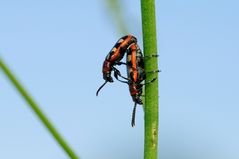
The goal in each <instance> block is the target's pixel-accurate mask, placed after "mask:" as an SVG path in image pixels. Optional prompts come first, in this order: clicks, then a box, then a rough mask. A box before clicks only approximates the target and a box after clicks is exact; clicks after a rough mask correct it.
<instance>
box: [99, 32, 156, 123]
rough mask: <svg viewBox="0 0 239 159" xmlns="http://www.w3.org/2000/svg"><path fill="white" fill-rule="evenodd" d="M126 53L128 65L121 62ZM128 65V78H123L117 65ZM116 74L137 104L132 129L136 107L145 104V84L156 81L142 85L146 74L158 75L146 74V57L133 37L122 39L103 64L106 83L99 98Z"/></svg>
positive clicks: (133, 119)
mask: <svg viewBox="0 0 239 159" xmlns="http://www.w3.org/2000/svg"><path fill="white" fill-rule="evenodd" d="M125 53H127V58H126V63H124V62H121V60H122V58H123V57H124V55H125ZM149 57H158V56H157V55H151V56H149ZM122 64H123V65H126V67H127V78H126V77H124V76H122V75H121V73H120V71H119V70H118V69H117V68H115V66H116V65H122ZM112 71H113V72H114V77H115V78H116V79H117V80H118V81H120V82H123V83H126V84H128V86H129V91H130V95H131V97H132V99H133V101H134V103H135V105H134V109H133V113H132V121H131V125H132V127H133V126H134V125H135V112H136V105H137V104H140V105H142V104H143V102H142V100H141V96H142V92H143V91H142V90H143V86H144V85H145V84H148V83H151V82H153V81H155V80H156V78H154V79H153V80H151V81H149V82H147V83H144V84H142V82H143V81H144V80H145V79H146V74H148V73H156V72H159V71H158V70H157V71H151V72H148V73H146V72H145V70H144V57H143V54H142V51H141V49H140V48H139V46H138V44H137V39H136V38H135V37H134V36H132V35H126V36H124V37H122V38H120V39H119V40H118V41H117V43H116V44H115V45H114V47H113V48H112V49H111V51H110V52H109V53H108V55H107V56H106V58H105V61H104V63H103V68H102V72H103V78H104V80H105V83H104V84H103V85H102V86H100V88H99V89H98V90H97V92H96V95H97V96H98V93H99V91H100V90H101V89H102V88H103V87H104V85H105V84H106V83H107V82H111V83H112V82H113V78H112V77H111V72H112ZM119 77H121V78H123V79H124V80H121V79H119Z"/></svg>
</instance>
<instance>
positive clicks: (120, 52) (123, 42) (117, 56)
mask: <svg viewBox="0 0 239 159" xmlns="http://www.w3.org/2000/svg"><path fill="white" fill-rule="evenodd" d="M133 43H137V39H136V37H134V36H133V35H126V36H123V37H122V38H120V39H119V40H118V41H117V43H116V44H115V45H114V47H113V48H112V49H111V50H110V52H109V53H108V54H107V56H106V58H105V60H104V63H103V67H102V73H103V79H104V80H105V82H104V83H103V84H102V85H101V86H100V87H99V89H98V90H97V92H96V96H98V94H99V91H100V90H101V89H102V88H103V87H104V86H105V84H106V83H107V82H111V83H112V82H113V78H112V77H111V72H112V71H114V74H115V76H116V75H120V71H119V70H118V69H116V68H115V66H116V65H121V64H125V63H123V62H121V60H122V58H123V57H124V55H125V52H126V50H127V49H128V47H129V46H130V45H131V44H133Z"/></svg>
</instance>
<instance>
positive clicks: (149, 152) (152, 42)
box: [141, 0, 158, 159]
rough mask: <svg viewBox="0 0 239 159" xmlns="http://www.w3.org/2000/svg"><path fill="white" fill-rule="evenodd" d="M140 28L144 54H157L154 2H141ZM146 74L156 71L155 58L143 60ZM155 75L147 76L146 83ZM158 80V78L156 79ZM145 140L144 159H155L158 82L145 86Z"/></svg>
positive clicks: (150, 0)
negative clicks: (141, 29)
mask: <svg viewBox="0 0 239 159" xmlns="http://www.w3.org/2000/svg"><path fill="white" fill-rule="evenodd" d="M141 14H142V28H143V44H144V54H145V56H149V55H152V54H157V39H156V36H157V35H156V18H155V2H154V0H141ZM145 70H146V72H148V71H152V70H158V63H157V58H147V59H146V60H145ZM153 77H158V75H157V74H156V73H155V74H149V75H147V79H146V82H147V81H150V80H152V78H153ZM157 79H158V78H157ZM144 113H145V114H144V118H145V139H144V159H157V155H158V154H157V150H158V80H156V81H155V82H153V83H151V84H148V85H146V86H145V105H144Z"/></svg>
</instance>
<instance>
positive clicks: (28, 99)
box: [0, 58, 78, 159]
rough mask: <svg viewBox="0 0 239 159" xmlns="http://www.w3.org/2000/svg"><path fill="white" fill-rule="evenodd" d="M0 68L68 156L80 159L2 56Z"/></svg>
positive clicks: (72, 158)
mask: <svg viewBox="0 0 239 159" xmlns="http://www.w3.org/2000/svg"><path fill="white" fill-rule="evenodd" d="M0 68H1V69H2V71H3V73H4V74H5V75H6V76H7V78H8V79H9V80H10V81H11V83H12V84H13V86H14V87H15V88H16V89H17V91H18V92H19V93H20V95H21V96H22V97H23V98H24V99H25V101H26V102H27V103H28V105H29V106H30V108H31V109H32V110H33V111H34V112H35V114H36V115H37V116H38V118H39V119H40V121H41V122H42V123H43V124H44V125H45V127H46V128H47V129H48V131H49V132H50V133H51V134H52V136H53V137H54V138H55V140H56V141H57V142H58V144H59V145H60V146H61V147H62V149H63V150H64V151H65V152H66V153H67V154H68V156H69V157H70V158H71V159H78V157H77V155H76V154H75V153H74V152H73V150H72V149H71V148H70V146H69V145H68V144H67V143H66V142H65V140H64V139H63V138H62V137H61V135H60V134H59V133H58V131H57V130H56V128H54V126H53V125H52V124H51V122H50V121H49V120H48V119H47V117H46V116H45V115H44V113H43V112H42V111H41V109H40V107H39V106H38V105H37V103H36V102H35V101H34V100H33V99H32V97H31V96H30V95H29V94H28V93H27V91H26V90H25V89H24V88H23V86H22V85H21V84H20V82H19V81H18V80H17V79H16V77H15V76H14V75H13V73H11V71H10V69H9V68H8V67H7V65H6V64H5V63H4V62H3V60H2V59H1V58H0Z"/></svg>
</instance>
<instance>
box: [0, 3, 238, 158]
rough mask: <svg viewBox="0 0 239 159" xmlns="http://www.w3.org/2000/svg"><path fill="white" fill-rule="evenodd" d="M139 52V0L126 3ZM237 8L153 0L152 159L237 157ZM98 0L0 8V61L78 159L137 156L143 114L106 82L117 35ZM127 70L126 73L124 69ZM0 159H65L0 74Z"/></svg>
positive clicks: (124, 92)
mask: <svg viewBox="0 0 239 159" xmlns="http://www.w3.org/2000/svg"><path fill="white" fill-rule="evenodd" d="M122 3H123V5H124V13H125V14H126V16H125V21H126V22H127V24H128V25H129V28H130V33H131V34H134V35H135V36H137V37H138V40H139V44H140V46H141V47H142V36H141V22H140V3H139V1H136V0H132V1H130V2H128V1H126V0H123V1H122ZM238 5H239V2H238V1H236V0H228V1H223V0H219V1H206V0H202V1H189V0H184V1H162V0H161V1H157V2H156V10H157V12H156V15H157V30H158V36H157V38H158V54H159V55H160V58H159V68H160V69H161V70H162V72H161V73H160V74H159V76H160V77H159V85H160V98H159V101H160V130H159V133H160V136H159V158H167V159H175V158H178V159H180V158H183V159H202V158H203V159H211V158H218V159H228V158H230V159H238V158H239V152H238V147H239V137H238V134H239V127H238V121H239V117H238V112H239V108H238V106H239V102H238V94H239V91H238V90H239V84H238V81H239V74H238V68H239V64H238V59H239V55H238V52H239V45H238V43H239V38H238V37H239V31H238V28H239V20H238V15H239V10H238ZM109 14H110V12H108V11H107V10H106V6H105V4H104V1H99V0H98V1H97V0H93V1H91V3H90V2H86V1H75V0H71V1H63V0H60V1H46V0H43V1H29V0H28V1H27V0H24V1H21V2H20V1H16V0H9V1H1V2H0V24H1V25H0V44H1V45H0V52H1V53H0V54H1V56H2V57H3V58H4V59H5V61H6V62H7V63H8V65H9V66H10V67H11V69H12V70H13V71H14V72H15V74H16V75H17V77H18V78H19V79H20V81H21V82H22V83H23V85H24V86H25V87H26V88H27V90H29V92H30V93H31V94H32V95H33V97H34V99H35V100H36V101H37V102H38V103H39V105H40V106H41V108H42V109H43V111H44V112H45V113H46V114H47V116H48V117H49V118H50V119H51V121H52V122H53V123H54V125H55V126H56V127H57V128H58V129H59V131H60V132H61V134H62V135H63V136H64V137H65V138H66V139H67V141H68V142H69V144H70V145H71V146H72V147H73V149H74V150H75V151H76V152H77V154H79V156H80V157H81V158H85V159H86V158H87V159H95V158H104V159H122V158H124V159H127V158H128V159H132V158H137V159H140V158H143V110H142V108H140V107H138V109H137V116H136V127H135V128H131V126H130V119H131V111H132V107H133V102H132V99H131V97H130V95H129V92H128V88H127V86H126V85H124V84H121V83H118V82H115V83H113V84H108V85H107V86H106V87H105V88H104V89H103V90H102V92H101V94H100V95H99V97H95V92H96V90H97V89H98V87H99V86H100V85H101V84H102V83H103V79H102V74H101V67H102V62H103V60H104V58H105V56H106V54H107V53H108V51H109V50H110V49H111V48H112V46H113V45H114V43H115V42H116V41H117V40H118V38H120V37H121V36H123V35H120V34H119V33H118V32H117V30H116V28H115V26H114V25H112V21H111V19H110V16H109ZM122 72H123V73H124V69H122ZM0 83H1V84H0V86H1V91H0V107H1V111H0V126H1V128H0V130H1V131H0V141H1V142H0V158H9V159H15V158H20V159H21V158H24V159H26V158H35V159H41V158H61V159H65V158H67V156H66V155H65V154H64V153H63V151H62V150H61V148H59V147H58V145H57V144H56V142H55V141H54V140H53V139H52V137H51V136H50V135H49V134H48V132H47V131H46V130H45V128H44V127H43V126H42V125H41V123H40V122H39V121H38V119H37V118H36V117H35V116H34V114H33V113H32V111H31V110H30V109H29V108H28V106H27V105H26V103H25V102H24V101H23V100H22V99H21V98H20V97H19V95H18V93H17V92H16V91H15V90H14V88H13V87H12V86H11V84H10V83H9V82H8V81H7V80H6V78H5V76H4V75H3V74H2V73H1V74H0Z"/></svg>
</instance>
